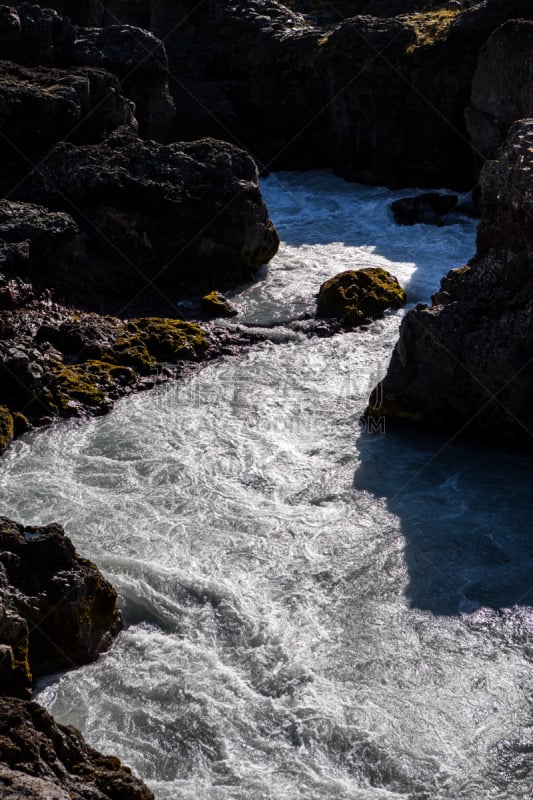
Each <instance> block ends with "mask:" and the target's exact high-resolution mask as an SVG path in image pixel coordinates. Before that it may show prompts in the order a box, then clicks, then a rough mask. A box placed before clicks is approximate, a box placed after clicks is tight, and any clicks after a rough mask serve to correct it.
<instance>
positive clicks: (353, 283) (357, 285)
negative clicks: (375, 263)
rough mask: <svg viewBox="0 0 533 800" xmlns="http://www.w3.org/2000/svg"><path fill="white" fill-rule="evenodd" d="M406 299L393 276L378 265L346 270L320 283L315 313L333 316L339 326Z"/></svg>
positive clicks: (370, 317)
mask: <svg viewBox="0 0 533 800" xmlns="http://www.w3.org/2000/svg"><path fill="white" fill-rule="evenodd" d="M405 299H406V295H405V291H404V290H403V289H402V287H401V286H400V284H399V283H398V280H397V278H395V277H394V275H391V274H390V272H387V270H385V269H381V268H380V267H367V268H365V269H358V270H347V271H346V272H341V273H340V274H339V275H336V276H335V277H334V278H330V279H329V280H327V281H326V282H325V283H323V284H322V286H321V287H320V291H319V293H318V303H317V314H318V315H319V316H322V317H333V318H335V319H336V320H338V321H339V322H340V323H341V325H342V326H343V327H353V326H355V325H360V324H361V323H362V322H364V321H365V320H368V319H372V318H375V317H379V316H381V315H382V314H383V312H384V311H386V310H387V309H389V308H400V307H401V306H403V305H404V303H405Z"/></svg>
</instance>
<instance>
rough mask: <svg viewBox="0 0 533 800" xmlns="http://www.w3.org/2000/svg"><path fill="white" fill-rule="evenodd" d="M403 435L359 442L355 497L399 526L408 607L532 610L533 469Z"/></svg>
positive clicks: (478, 449) (513, 459) (522, 460)
mask: <svg viewBox="0 0 533 800" xmlns="http://www.w3.org/2000/svg"><path fill="white" fill-rule="evenodd" d="M446 442H447V440H446V439H444V438H439V437H437V436H428V435H427V433H426V434H424V435H421V434H418V433H416V432H410V431H407V430H405V431H395V432H387V433H386V434H385V435H379V434H368V433H364V434H362V435H361V436H360V438H359V440H358V449H359V454H360V462H361V463H360V467H359V468H358V469H357V470H356V473H355V476H354V487H355V488H356V489H358V490H365V491H368V492H370V493H372V494H374V495H375V496H377V497H383V498H385V500H386V502H387V506H388V510H389V511H390V512H391V513H393V514H395V515H396V516H397V517H398V518H399V519H400V521H401V528H402V533H403V535H404V537H405V553H404V555H405V561H406V566H407V569H408V574H409V582H408V585H407V588H406V594H407V597H408V600H409V602H410V605H411V606H412V607H415V608H419V609H424V610H427V611H431V612H432V613H434V614H446V615H454V614H459V613H465V612H466V613H468V612H473V611H475V610H476V609H477V608H479V607H480V606H486V607H490V608H494V609H502V608H508V607H510V606H513V605H529V606H531V605H533V531H532V530H531V529H532V521H533V492H532V475H533V469H532V468H533V459H532V458H530V457H527V456H521V455H516V454H511V453H505V452H498V451H494V450H490V449H488V448H484V447H482V446H480V445H475V444H472V443H470V442H468V443H460V444H457V443H453V444H450V445H448V446H446Z"/></svg>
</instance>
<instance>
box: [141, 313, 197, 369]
mask: <svg viewBox="0 0 533 800" xmlns="http://www.w3.org/2000/svg"><path fill="white" fill-rule="evenodd" d="M127 327H128V329H129V331H130V333H132V334H134V335H135V336H136V338H137V339H138V340H140V342H142V343H143V344H144V346H145V347H146V349H147V351H148V353H149V354H150V355H151V356H153V357H155V358H156V359H160V358H172V359H176V360H182V359H186V360H189V359H195V358H199V357H200V356H201V355H202V354H203V353H204V352H205V351H206V350H207V348H208V346H209V337H208V336H207V333H206V332H205V331H204V330H203V328H201V327H200V326H199V325H195V324H194V323H191V322H183V321H182V320H179V319H165V318H162V317H141V318H139V319H133V320H131V321H130V323H129V324H128V326H127Z"/></svg>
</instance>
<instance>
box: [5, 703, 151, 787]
mask: <svg viewBox="0 0 533 800" xmlns="http://www.w3.org/2000/svg"><path fill="white" fill-rule="evenodd" d="M0 793H1V795H2V798H3V800H44V798H47V800H153V797H154V796H153V794H152V792H151V791H150V790H149V789H148V788H147V787H146V786H145V785H144V784H143V783H142V782H141V781H140V780H139V779H138V778H135V777H134V776H133V775H132V773H131V770H130V769H128V768H127V767H124V766H123V765H122V764H121V763H120V761H119V760H118V758H113V757H111V756H103V755H101V754H100V753H98V752H97V751H96V750H93V749H92V748H91V747H89V746H88V745H87V744H86V742H85V741H84V740H83V737H82V736H81V734H80V733H79V731H77V730H76V729H75V728H72V727H66V726H64V725H58V724H57V723H56V722H54V720H53V719H52V717H51V716H50V714H48V712H47V711H45V710H44V708H41V706H39V705H38V704H37V703H32V702H27V701H23V700H17V699H14V698H2V699H0Z"/></svg>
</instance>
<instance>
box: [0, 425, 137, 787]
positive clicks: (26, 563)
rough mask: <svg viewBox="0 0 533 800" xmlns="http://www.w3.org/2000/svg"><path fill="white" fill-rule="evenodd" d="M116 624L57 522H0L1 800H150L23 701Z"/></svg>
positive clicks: (113, 599) (113, 601)
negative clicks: (42, 678)
mask: <svg viewBox="0 0 533 800" xmlns="http://www.w3.org/2000/svg"><path fill="white" fill-rule="evenodd" d="M1 425H2V413H1V410H0V426H1ZM120 627H121V618H120V614H119V611H118V609H117V594H116V592H115V590H114V589H113V587H112V586H111V585H110V584H109V583H108V582H107V581H106V580H105V578H104V577H103V575H102V574H101V573H100V572H99V571H98V569H97V568H96V567H95V566H94V564H92V563H91V562H90V561H87V559H84V558H80V556H78V555H77V553H76V551H75V550H74V546H73V545H72V542H71V541H70V539H68V538H67V537H66V536H65V533H64V531H63V529H62V528H61V527H60V526H59V525H47V526H45V527H24V526H22V525H19V524H18V523H16V522H13V521H12V520H10V519H7V518H6V517H0V794H1V796H2V798H5V800H32V798H33V799H34V800H42V798H50V800H52V799H53V800H73V799H75V800H117V799H118V798H128V800H130V799H131V800H153V794H152V793H151V792H150V790H149V789H148V788H147V787H146V786H145V785H144V784H143V783H142V782H141V781H140V780H138V779H137V778H135V777H134V776H133V775H132V773H131V770H129V769H128V768H127V767H124V766H123V765H122V764H121V763H120V761H119V760H118V759H117V758H112V757H106V756H103V755H101V754H100V753H98V752H96V751H95V750H93V749H92V748H90V747H89V746H88V745H87V744H86V743H85V742H84V740H83V737H82V736H81V734H80V733H79V731H77V730H76V729H75V728H70V727H68V728H67V727H64V726H62V725H57V724H56V723H55V722H54V720H53V719H52V717H51V716H50V715H49V714H48V713H47V712H46V711H45V710H44V709H43V708H41V707H40V706H39V705H38V704H37V703H34V702H31V700H30V699H29V698H30V697H31V689H32V685H33V681H34V680H35V679H36V678H38V677H40V676H42V675H45V674H48V673H51V672H55V671H58V670H64V669H70V668H72V667H75V666H79V665H81V664H86V663H88V662H90V661H94V660H95V659H96V658H97V657H98V655H99V654H100V653H102V652H103V651H104V650H106V649H107V648H108V647H109V645H110V644H111V641H112V640H113V638H114V637H115V636H116V635H117V633H118V632H119V630H120Z"/></svg>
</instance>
